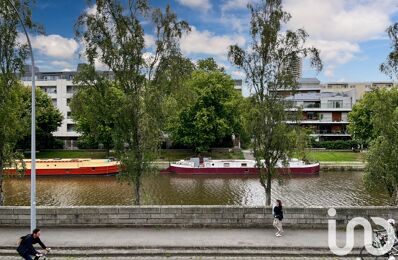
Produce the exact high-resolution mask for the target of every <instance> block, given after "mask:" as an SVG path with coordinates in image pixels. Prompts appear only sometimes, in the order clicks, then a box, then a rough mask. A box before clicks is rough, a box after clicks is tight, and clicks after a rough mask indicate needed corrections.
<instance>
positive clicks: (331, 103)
mask: <svg viewBox="0 0 398 260" xmlns="http://www.w3.org/2000/svg"><path fill="white" fill-rule="evenodd" d="M342 107H343V100H328V108H342Z"/></svg>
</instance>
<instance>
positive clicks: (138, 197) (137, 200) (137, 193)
mask: <svg viewBox="0 0 398 260" xmlns="http://www.w3.org/2000/svg"><path fill="white" fill-rule="evenodd" d="M134 187H135V199H134V205H137V206H139V205H141V178H137V180H136V182H135V185H134Z"/></svg>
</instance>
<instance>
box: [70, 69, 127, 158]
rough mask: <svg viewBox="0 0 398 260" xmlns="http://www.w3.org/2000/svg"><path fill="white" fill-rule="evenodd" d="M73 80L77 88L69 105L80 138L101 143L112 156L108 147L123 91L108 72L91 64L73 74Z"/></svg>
mask: <svg viewBox="0 0 398 260" xmlns="http://www.w3.org/2000/svg"><path fill="white" fill-rule="evenodd" d="M74 82H75V84H76V86H77V92H76V93H75V94H74V96H73V98H72V101H71V103H70V108H71V112H72V113H71V114H72V118H73V120H74V121H75V122H76V124H77V131H78V132H80V133H82V136H81V137H80V138H79V140H84V141H85V142H87V143H96V144H102V145H103V146H104V148H105V149H106V150H107V151H108V156H109V150H110V149H111V148H113V146H114V145H113V139H112V133H113V129H114V127H115V121H116V119H117V115H118V113H120V111H119V108H120V107H119V104H120V101H121V99H122V96H123V92H122V91H121V90H120V89H119V88H118V87H116V86H115V83H114V82H112V81H111V80H110V79H109V77H108V75H107V74H105V73H97V72H96V71H95V67H94V66H92V65H86V66H84V67H83V69H82V70H81V71H80V72H79V73H78V74H77V75H76V76H75V77H74ZM97 147H98V146H97Z"/></svg>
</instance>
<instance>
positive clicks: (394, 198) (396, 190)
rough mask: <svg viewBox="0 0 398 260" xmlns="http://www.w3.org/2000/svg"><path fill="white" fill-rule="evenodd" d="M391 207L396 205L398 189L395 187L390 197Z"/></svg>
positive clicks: (397, 202) (397, 203)
mask: <svg viewBox="0 0 398 260" xmlns="http://www.w3.org/2000/svg"><path fill="white" fill-rule="evenodd" d="M390 201H391V206H397V205H398V187H395V189H394V192H393V193H392V195H391V200H390Z"/></svg>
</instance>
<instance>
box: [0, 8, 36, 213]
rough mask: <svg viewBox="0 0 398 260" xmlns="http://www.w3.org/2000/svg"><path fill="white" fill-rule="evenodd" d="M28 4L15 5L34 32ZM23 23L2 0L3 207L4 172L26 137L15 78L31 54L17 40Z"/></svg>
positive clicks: (0, 174)
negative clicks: (21, 141) (22, 137)
mask: <svg viewBox="0 0 398 260" xmlns="http://www.w3.org/2000/svg"><path fill="white" fill-rule="evenodd" d="M30 2H31V1H29V0H23V1H22V0H17V1H13V3H14V5H15V7H16V8H17V9H18V12H19V14H20V15H21V17H22V18H23V21H24V23H25V26H26V27H27V28H34V27H35V26H34V24H33V22H32V20H31V8H30V4H31V3H30ZM19 26H20V23H19V20H18V16H17V13H16V12H15V10H14V9H13V7H12V6H11V5H10V2H9V1H7V0H0V206H1V205H3V203H4V194H3V178H4V176H3V168H4V165H5V163H8V162H10V160H11V159H12V157H13V155H14V147H15V144H16V141H17V140H18V139H19V138H20V137H21V136H23V134H22V133H23V131H24V127H25V125H24V124H23V123H21V120H20V119H21V118H22V114H21V113H23V109H22V98H21V97H22V96H21V91H22V89H21V85H20V84H18V82H17V78H16V74H17V73H19V72H22V71H23V65H24V61H25V59H26V56H27V54H28V48H27V45H26V44H23V43H20V41H19V40H18V30H19V29H20V28H19Z"/></svg>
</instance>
